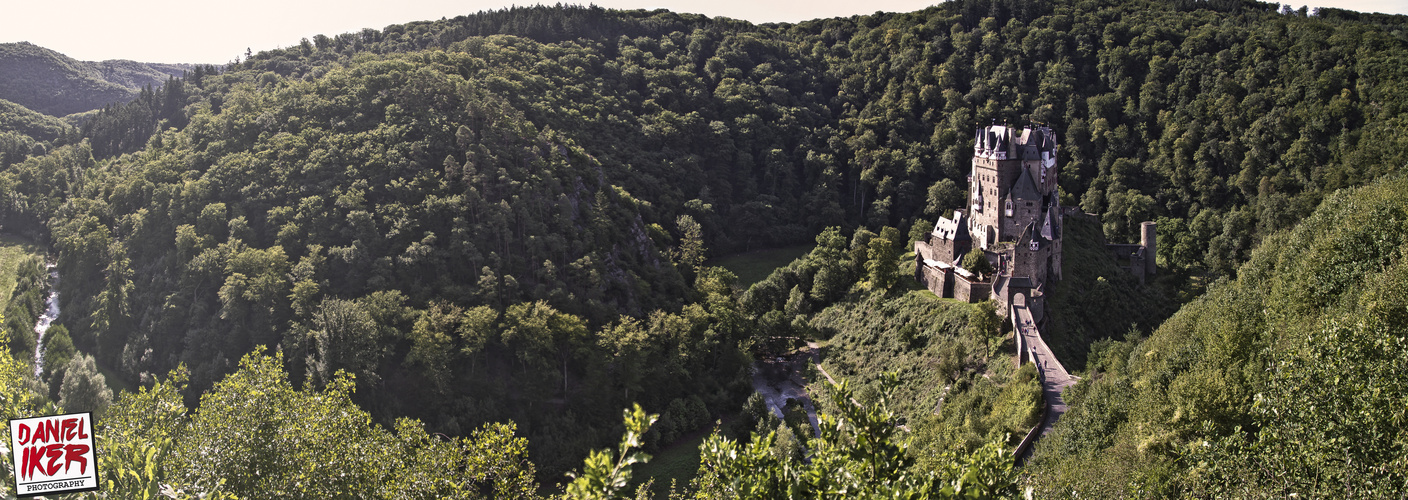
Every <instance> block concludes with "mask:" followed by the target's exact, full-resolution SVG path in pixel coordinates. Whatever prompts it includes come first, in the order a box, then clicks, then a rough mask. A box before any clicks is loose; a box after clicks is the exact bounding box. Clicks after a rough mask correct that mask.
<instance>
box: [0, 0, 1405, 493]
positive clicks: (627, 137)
mask: <svg viewBox="0 0 1408 500" xmlns="http://www.w3.org/2000/svg"><path fill="white" fill-rule="evenodd" d="M1326 12H1327V15H1326V16H1324V17H1313V16H1306V15H1304V13H1297V12H1293V11H1287V12H1277V11H1276V10H1275V9H1274V7H1273V6H1272V5H1269V4H1261V3H1255V2H1239V1H1231V0H1229V1H1215V2H1172V3H1168V2H1144V1H1133V2H1123V3H1117V2H1094V1H1080V2H1076V1H1056V2H1027V1H1016V0H1013V1H1005V0H1004V1H988V0H970V1H958V2H950V3H945V4H942V5H939V6H935V7H932V8H930V9H926V10H924V11H920V12H914V13H906V14H879V15H874V16H858V17H853V18H848V19H825V20H816V21H808V22H805V23H800V24H796V25H790V24H787V25H763V26H756V25H751V24H748V23H743V22H738V21H732V20H726V19H709V18H705V17H703V16H695V15H683V14H675V13H670V12H665V11H653V12H646V11H633V12H619V11H608V10H604V9H599V8H594V7H533V8H515V9H509V10H506V11H498V12H488V13H481V14H476V15H471V16H464V17H459V18H455V19H447V20H442V21H433V22H424V23H411V24H407V25H400V26H392V27H388V28H386V29H384V30H381V31H377V30H364V31H362V32H359V33H352V34H343V35H337V36H320V37H314V38H313V39H312V40H307V41H304V42H303V43H300V44H297V45H293V46H291V47H289V48H286V49H281V50H275V51H268V52H263V53H260V54H257V55H254V56H253V57H251V58H249V59H248V60H245V61H242V62H240V63H238V64H234V65H231V66H229V67H228V68H222V69H220V70H216V69H215V68H206V67H201V68H194V69H193V70H192V72H191V74H190V75H188V76H187V77H186V78H183V79H177V80H173V81H172V82H171V83H169V84H167V85H165V86H163V87H161V88H159V89H158V88H154V89H152V90H151V91H149V92H141V93H140V94H139V95H138V97H137V98H136V100H134V101H133V102H132V103H130V104H127V105H124V106H113V107H110V108H107V109H104V110H103V111H101V112H98V113H95V114H94V115H93V116H92V117H91V118H90V119H89V120H88V121H87V122H85V124H84V126H83V128H82V130H81V132H80V134H81V139H72V140H58V139H56V140H54V141H52V142H48V143H47V144H48V145H49V146H51V147H47V148H42V147H29V148H27V152H25V151H20V152H19V154H18V156H20V157H16V158H14V159H10V158H9V157H7V159H6V161H7V162H11V163H13V164H12V165H9V166H7V167H6V168H5V170H4V172H3V173H2V174H0V191H2V192H4V193H5V194H6V196H5V197H4V199H3V200H0V224H3V225H4V227H5V228H6V230H9V231H18V232H24V233H28V234H31V235H34V236H36V237H38V238H40V239H45V240H47V241H49V242H50V243H51V244H52V247H53V249H54V251H55V252H56V254H57V256H58V265H59V268H60V271H61V273H62V275H63V276H64V279H63V280H61V284H60V287H61V294H60V297H62V300H63V304H62V306H63V311H64V312H63V317H61V318H60V322H61V323H63V324H64V325H65V326H66V327H67V330H68V331H69V332H71V334H72V336H73V338H72V340H73V343H74V344H75V345H76V346H78V348H79V349H80V350H83V351H86V352H90V353H92V354H94V355H95V356H96V357H97V359H98V362H99V364H100V365H102V366H104V367H106V368H107V369H109V370H110V373H112V374H114V376H118V377H122V378H125V379H128V380H130V381H133V382H140V381H144V380H149V379H150V378H151V377H153V376H158V377H159V376H163V375H164V374H166V373H168V371H169V370H172V369H173V368H176V367H177V366H179V365H181V364H184V365H185V366H186V367H188V368H189V370H190V374H191V386H192V388H193V389H195V391H199V390H201V389H205V388H208V387H211V386H212V385H213V384H214V383H215V382H216V381H218V380H220V379H221V377H222V376H224V375H225V374H228V373H230V372H231V371H233V370H235V368H236V364H237V360H239V359H241V357H243V356H244V355H245V354H247V353H248V352H250V351H251V350H254V349H257V348H258V346H271V347H273V348H276V349H278V350H280V351H281V352H282V353H283V355H284V359H285V360H286V363H287V366H286V369H287V370H288V373H289V374H290V376H291V377H292V379H293V381H294V382H295V383H299V382H304V381H309V382H311V385H312V386H319V385H321V384H326V383H329V382H330V381H331V380H334V379H335V373H336V372H337V371H338V370H339V369H341V370H345V371H346V372H348V373H353V374H355V375H356V387H357V388H358V389H359V390H358V392H357V393H356V397H357V398H358V401H359V403H361V404H363V406H364V407H366V408H368V409H369V410H370V411H371V412H372V413H373V414H374V415H376V417H377V418H379V419H381V420H382V421H383V422H389V421H390V420H391V419H392V418H393V417H396V416H403V415H409V416H414V417H419V418H422V419H424V420H425V421H426V423H427V424H428V425H429V426H430V427H431V428H432V429H434V430H437V431H445V432H448V433H451V434H456V433H462V432H468V431H469V429H473V428H474V427H476V426H478V425H479V424H481V423H483V422H488V421H502V420H508V419H513V420H515V421H517V422H519V424H520V431H521V432H522V433H523V434H524V435H527V436H529V438H530V442H531V443H532V444H531V445H530V446H532V447H533V448H532V449H533V453H534V460H535V461H538V463H539V465H540V466H541V468H542V470H546V471H551V472H559V471H562V470H565V469H566V468H567V466H570V465H575V464H577V463H579V458H580V456H582V455H583V454H584V453H585V450H586V449H587V448H589V447H592V446H600V445H603V444H605V441H606V440H607V439H609V438H610V437H614V436H615V435H617V432H616V429H617V428H616V426H617V425H618V422H619V420H618V417H619V413H617V412H618V411H619V409H620V408H622V407H625V406H627V405H629V403H630V402H633V401H639V402H641V403H642V404H644V405H645V406H646V408H647V409H648V410H649V411H653V412H663V413H665V415H666V418H665V420H663V421H662V422H668V424H664V423H662V424H661V425H662V428H667V429H669V433H668V434H667V433H666V432H665V431H657V434H654V435H652V436H653V437H648V438H647V440H648V441H649V440H654V441H650V442H651V443H652V444H654V443H660V442H665V441H668V440H669V439H668V438H669V437H673V436H675V435H678V434H679V433H681V432H685V431H688V430H693V429H696V428H699V427H700V426H703V425H707V423H708V422H710V421H712V418H711V417H713V416H717V415H718V414H720V412H723V411H727V410H729V409H732V408H736V405H737V404H738V403H739V400H740V396H741V395H742V394H743V393H744V392H746V390H747V387H746V383H747V379H746V377H745V376H744V373H745V367H746V361H747V354H746V352H747V351H748V350H749V348H750V347H752V346H754V345H756V343H757V342H759V341H760V339H758V338H755V336H759V335H763V334H762V333H759V330H758V329H756V328H754V326H755V322H756V318H754V317H752V316H750V314H749V313H750V311H747V310H745V309H743V308H740V307H739V305H738V303H737V302H736V300H735V299H734V298H733V297H732V296H731V293H730V287H729V277H728V276H727V275H725V274H723V273H718V272H715V271H709V270H706V269H702V268H701V267H700V266H699V263H700V262H702V260H703V258H704V253H705V248H708V249H710V250H712V251H713V252H715V253H729V252H735V251H741V250H748V249H755V248H762V247H768V246H775V245H780V244H786V243H795V242H805V241H810V240H812V239H813V238H814V237H815V235H817V234H818V233H821V232H822V230H823V229H824V228H827V227H832V226H839V227H843V228H848V229H847V231H848V232H849V231H850V228H856V227H858V226H868V227H870V228H873V229H876V230H877V231H880V230H881V228H882V227H884V226H890V227H895V228H899V229H900V231H899V232H898V234H904V232H905V231H908V230H909V229H911V228H916V227H917V228H919V229H920V230H921V231H922V230H925V229H927V228H928V226H929V225H930V222H931V221H932V220H933V219H934V218H935V217H937V216H939V215H942V212H943V211H944V210H947V209H949V208H951V207H956V206H959V205H961V203H962V200H963V199H964V192H963V188H961V187H960V186H964V185H966V181H965V180H964V176H965V175H966V173H967V170H968V165H969V158H971V154H972V153H971V143H970V142H969V141H970V140H971V139H970V138H971V132H972V130H973V129H974V126H976V125H978V124H986V123H991V122H993V121H995V120H1002V121H1008V122H1012V123H1016V124H1020V123H1025V122H1029V121H1039V122H1044V123H1050V124H1052V125H1053V126H1054V127H1055V128H1056V129H1057V130H1058V131H1059V133H1060V137H1062V141H1063V144H1062V148H1061V155H1062V157H1061V159H1060V160H1061V165H1062V177H1061V179H1060V183H1061V190H1062V198H1063V203H1066V204H1068V205H1079V206H1080V207H1081V208H1083V209H1085V210H1086V211H1088V212H1092V213H1096V214H1099V215H1101V216H1102V218H1103V221H1104V227H1103V229H1104V232H1105V234H1106V236H1108V237H1109V238H1111V239H1114V240H1122V239H1126V238H1129V237H1131V236H1132V231H1133V230H1134V227H1135V226H1136V225H1137V223H1138V222H1140V221H1142V220H1148V219H1151V218H1158V219H1159V220H1160V221H1161V224H1160V225H1159V227H1160V231H1161V234H1160V237H1161V239H1162V240H1163V241H1164V242H1165V243H1164V244H1162V245H1160V251H1161V253H1160V256H1159V258H1160V264H1161V266H1163V268H1164V269H1168V270H1170V272H1171V273H1172V274H1174V275H1176V276H1188V275H1205V276H1206V277H1210V278H1211V277H1216V276H1218V275H1221V274H1231V273H1233V269H1234V266H1235V265H1236V264H1237V263H1239V262H1242V261H1244V260H1245V259H1246V257H1247V255H1248V252H1250V250H1251V248H1252V247H1253V246H1254V245H1255V244H1256V243H1257V242H1258V241H1260V240H1261V239H1262V238H1264V237H1265V236H1266V235H1269V234H1272V233H1274V232H1275V231H1277V230H1280V229H1283V228H1286V227H1289V226H1290V225H1291V224H1293V223H1294V222H1295V221H1296V220H1298V219H1299V218H1300V217H1302V216H1304V215H1306V214H1308V213H1310V212H1311V210H1313V209H1314V208H1315V207H1316V206H1317V205H1318V204H1319V203H1320V200H1321V199H1322V198H1324V197H1325V196H1327V195H1328V193H1330V192H1332V191H1333V190H1335V189H1337V188H1340V187H1345V186H1353V185H1359V184H1364V183H1367V182H1370V181H1372V180H1373V179H1375V178H1377V177H1380V176H1382V175H1384V174H1386V173H1388V172H1392V171H1396V170H1399V169H1400V168H1401V167H1402V166H1404V165H1405V162H1408V133H1405V132H1404V131H1405V130H1408V117H1405V114H1404V113H1403V110H1404V109H1405V105H1408V90H1405V89H1404V88H1403V86H1402V85H1401V82H1403V81H1408V41H1405V37H1404V31H1403V29H1402V23H1401V22H1399V20H1400V19H1401V17H1388V18H1384V17H1371V18H1366V20H1365V21H1360V20H1355V19H1352V17H1354V16H1353V15H1352V14H1350V13H1345V12H1343V11H1326ZM7 74H8V73H7ZM84 81H88V80H84ZM42 142H44V141H38V142H35V144H40V143H42ZM16 149H17V150H19V149H26V148H16ZM881 232H882V233H884V234H891V236H892V237H890V238H886V239H888V240H889V241H891V242H892V243H893V242H895V241H900V237H899V236H898V234H893V233H895V231H894V229H891V230H890V231H889V232H884V231H881ZM851 250H852V251H854V250H855V249H854V248H853V249H851ZM864 254H865V249H864V248H861V249H860V252H859V253H858V255H859V256H863V255H864ZM848 262H850V264H849V265H850V266H851V267H853V268H855V269H851V271H852V272H854V271H855V270H856V269H864V268H865V259H864V258H861V257H857V258H853V259H849V260H848ZM848 277H849V275H841V276H840V277H839V278H835V277H833V278H835V279H837V281H838V282H839V283H852V282H853V281H854V280H848ZM836 293H845V291H844V290H837V291H836ZM15 335H16V338H17V340H18V341H22V340H23V339H22V338H20V337H22V335H23V332H19V333H16V334H15ZM30 338H31V339H32V337H30ZM188 398H189V399H190V402H193V401H194V393H193V394H188ZM555 477H556V476H555Z"/></svg>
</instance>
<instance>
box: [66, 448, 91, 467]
mask: <svg viewBox="0 0 1408 500" xmlns="http://www.w3.org/2000/svg"><path fill="white" fill-rule="evenodd" d="M64 452H65V454H64V473H68V466H70V465H73V463H74V462H78V473H79V474H83V473H85V472H87V471H88V459H86V458H83V455H84V454H87V453H88V445H86V444H71V445H68V446H64Z"/></svg>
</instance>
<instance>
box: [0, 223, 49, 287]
mask: <svg viewBox="0 0 1408 500" xmlns="http://www.w3.org/2000/svg"><path fill="white" fill-rule="evenodd" d="M31 258H40V259H43V258H44V251H43V250H42V249H40V247H39V245H36V244H34V242H32V241H29V240H27V239H24V238H21V237H19V236H14V235H8V234H0V304H9V303H10V294H12V293H14V291H15V270H16V269H18V268H19V265H20V263H21V262H24V261H25V260H27V259H31Z"/></svg>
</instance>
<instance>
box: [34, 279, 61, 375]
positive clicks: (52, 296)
mask: <svg viewBox="0 0 1408 500" xmlns="http://www.w3.org/2000/svg"><path fill="white" fill-rule="evenodd" d="M44 269H46V270H48V271H49V295H48V296H46V297H45V298H44V314H41V315H39V321H38V322H36V323H35V324H34V333H35V345H34V376H36V377H37V376H39V372H40V371H42V370H43V369H44V332H47V331H49V325H51V324H53V323H54V319H55V318H58V317H59V268H58V266H57V265H55V264H54V263H52V262H51V263H48V264H45V265H44Z"/></svg>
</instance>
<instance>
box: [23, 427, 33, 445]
mask: <svg viewBox="0 0 1408 500" xmlns="http://www.w3.org/2000/svg"><path fill="white" fill-rule="evenodd" d="M32 434H33V432H32V431H30V430H29V424H20V446H24V445H25V444H28V443H29V438H30V437H31V435H32Z"/></svg>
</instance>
